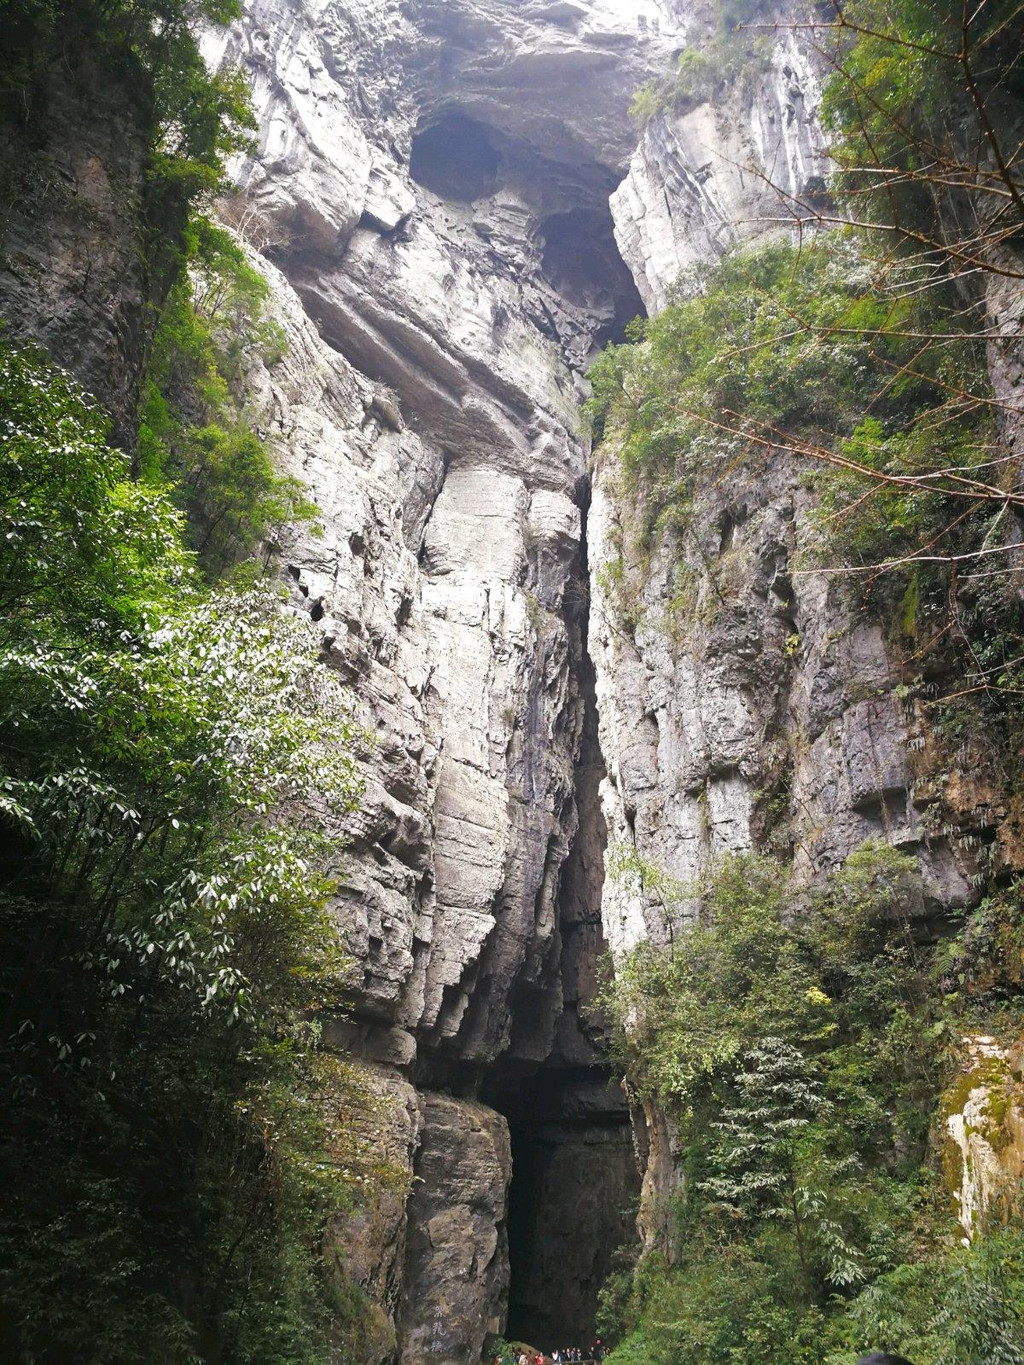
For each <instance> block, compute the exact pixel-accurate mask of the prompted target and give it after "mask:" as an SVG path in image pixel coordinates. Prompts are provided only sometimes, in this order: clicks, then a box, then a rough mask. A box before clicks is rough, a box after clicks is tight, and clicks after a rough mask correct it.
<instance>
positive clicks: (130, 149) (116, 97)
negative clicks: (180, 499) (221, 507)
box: [0, 48, 151, 444]
mask: <svg viewBox="0 0 1024 1365" xmlns="http://www.w3.org/2000/svg"><path fill="white" fill-rule="evenodd" d="M25 103H26V108H25V111H24V117H23V118H22V119H21V120H19V121H18V122H15V121H14V120H0V302H2V306H3V317H4V321H5V323H6V325H7V327H8V328H9V331H10V334H11V335H12V336H13V337H15V338H21V339H27V340H32V341H35V342H37V343H39V344H41V345H42V346H44V347H45V348H46V349H47V351H48V352H49V353H50V355H51V356H52V358H53V359H54V360H55V361H56V362H57V363H58V364H59V365H62V366H64V367H65V368H66V369H69V370H70V371H71V372H72V373H73V374H74V375H75V377H76V378H77V379H78V380H79V382H80V383H81V384H83V385H84V386H85V387H86V388H87V389H88V390H89V391H90V392H91V393H93V394H95V395H96V397H97V398H99V400H100V401H101V402H102V403H103V405H104V406H105V407H106V408H107V409H108V410H109V411H110V412H111V414H112V416H113V420H114V431H113V435H114V439H115V440H117V441H119V442H121V443H122V444H129V443H130V442H131V440H132V439H133V437H134V419H135V409H136V403H137V398H138V388H139V383H140V379H141V376H142V370H143V365H144V361H145V355H146V349H147V319H146V316H145V311H144V310H145V305H146V303H147V301H148V300H149V298H150V291H151V282H150V280H149V278H148V272H147V268H146V263H145V255H144V241H143V224H142V211H141V206H142V198H143V194H144V189H145V184H144V173H145V168H146V156H147V149H146V144H145V140H144V136H143V133H142V131H141V125H142V124H143V122H144V118H143V111H142V110H141V109H140V107H139V105H138V103H137V95H134V96H133V94H132V92H131V91H130V89H129V82H127V81H111V80H110V79H109V76H108V74H107V73H105V72H104V71H103V70H102V68H101V66H100V65H99V64H97V62H96V61H95V59H94V58H93V57H92V56H91V54H90V53H89V52H88V50H86V49H84V48H83V49H82V50H79V51H76V52H75V53H74V54H73V55H72V56H71V57H68V58H66V59H64V60H61V61H60V62H57V61H55V62H54V63H53V64H52V65H51V66H49V67H47V68H46V69H45V70H43V71H41V72H40V73H39V75H38V77H37V80H36V82H35V85H34V88H33V89H32V90H31V91H29V92H26V100H25Z"/></svg>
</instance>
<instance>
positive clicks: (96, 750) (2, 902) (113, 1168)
mask: <svg viewBox="0 0 1024 1365" xmlns="http://www.w3.org/2000/svg"><path fill="white" fill-rule="evenodd" d="M0 401H2V404H3V411H4V414H5V415H4V419H3V423H4V424H3V429H2V434H3V461H2V465H0V517H2V521H3V531H4V535H3V539H2V541H0V584H2V585H3V591H4V594H5V607H6V608H7V610H6V613H5V625H4V631H3V635H2V637H0V697H2V699H3V700H2V704H0V764H2V766H0V820H2V823H3V825H4V840H3V847H4V853H3V856H2V860H0V959H2V962H0V985H2V997H3V1000H4V1014H3V1026H2V1029H0V1071H2V1074H3V1085H4V1090H5V1093H6V1094H7V1095H8V1096H10V1097H12V1102H11V1104H10V1106H9V1110H8V1122H7V1124H6V1125H5V1133H4V1137H3V1139H2V1141H0V1186H2V1187H3V1188H4V1190H5V1191H6V1192H7V1197H6V1198H5V1201H4V1207H3V1211H2V1213H0V1261H2V1264H3V1267H4V1269H3V1272H2V1274H0V1296H2V1299H3V1303H4V1309H3V1312H2V1313H0V1319H2V1321H3V1324H4V1326H3V1328H2V1329H0V1341H2V1346H3V1350H2V1353H3V1354H4V1356H5V1358H9V1359H12V1360H21V1359H25V1360H28V1359H51V1358H53V1359H57V1358H66V1357H67V1356H68V1355H72V1356H74V1358H76V1359H80V1360H83V1361H87V1360H95V1361H103V1362H116V1361H125V1362H128V1361H134V1360H138V1359H139V1358H147V1359H153V1360H158V1361H168V1362H170V1361H191V1360H194V1359H199V1358H209V1356H210V1354H211V1353H214V1354H216V1355H217V1358H219V1359H223V1360H255V1359H267V1360H270V1359H287V1360H289V1361H300V1360H307V1359H309V1360H311V1361H312V1360H314V1359H315V1360H320V1359H322V1358H323V1354H322V1352H323V1350H324V1349H325V1342H326V1340H327V1337H326V1334H327V1332H328V1328H329V1320H330V1315H331V1302H332V1295H333V1294H334V1290H333V1288H332V1285H333V1283H334V1280H333V1278H332V1272H331V1271H330V1270H329V1269H328V1267H327V1263H326V1262H324V1261H323V1260H322V1259H321V1256H320V1238H321V1236H322V1235H323V1232H324V1230H325V1229H326V1226H327V1220H328V1217H329V1215H330V1214H331V1213H332V1211H334V1210H336V1209H338V1208H339V1207H343V1206H344V1203H345V1201H346V1199H350V1198H351V1195H350V1194H347V1193H346V1191H352V1190H354V1189H355V1188H356V1187H357V1183H358V1178H359V1171H360V1168H361V1162H362V1158H361V1157H360V1156H359V1154H358V1153H357V1152H355V1151H354V1150H353V1148H352V1143H351V1139H350V1137H349V1136H348V1132H347V1123H346V1120H345V1115H346V1114H347V1113H348V1112H350V1109H351V1106H352V1105H353V1104H356V1103H359V1100H358V1088H357V1087H355V1084H354V1081H353V1080H352V1078H351V1076H350V1075H349V1073H348V1072H347V1071H346V1069H345V1068H344V1066H343V1065H342V1064H341V1063H339V1062H337V1061H335V1060H332V1059H330V1058H328V1057H327V1056H325V1055H324V1054H322V1053H320V1052H319V1050H318V1048H317V1045H316V1044H317V1029H316V1027H315V1025H311V1024H304V1023H302V1022H301V1020H302V1018H303V1017H304V1016H307V1015H308V1011H310V1010H311V1009H314V1008H315V1007H316V1006H317V1005H319V1004H323V1003H337V1002H338V1000H339V999H340V995H341V992H342V989H343V985H342V974H343V971H344V967H345V963H344V959H343V956H342V954H341V951H340V946H339V944H338V941H337V936H336V931H335V929H334V927H333V924H332V923H331V921H330V920H329V918H328V917H327V916H326V914H325V912H324V910H323V908H322V906H323V899H324V895H325V892H326V891H327V889H328V886H329V883H328V881H327V880H326V878H325V875H324V871H323V865H324V864H323V856H322V852H321V849H320V845H319V843H318V840H317V839H316V838H315V837H314V836H313V834H312V833H311V832H309V831H307V830H306V829H305V828H304V824H303V820H302V817H301V814H300V812H301V810H302V809H303V806H304V804H306V803H308V802H310V801H314V802H316V803H317V805H318V806H319V808H320V809H321V810H322V811H323V812H324V813H325V814H326V813H329V812H331V811H334V812H335V813H337V814H341V813H343V812H344V811H345V810H346V809H348V808H349V806H350V805H351V803H352V801H353V800H354V797H355V794H356V783H355V777H354V770H353V766H352V761H351V759H350V757H349V748H350V735H351V727H350V722H349V719H348V710H347V702H346V700H345V697H344V694H343V693H342V691H341V690H340V689H339V686H338V684H337V683H336V682H335V680H334V678H333V676H332V675H331V674H330V673H329V672H328V671H327V670H325V669H324V668H323V667H322V666H321V664H320V662H319V649H318V642H317V639H316V637H315V632H313V630H312V629H311V627H309V626H308V625H303V624H300V623H299V622H298V621H295V620H291V619H290V618H286V617H284V616H282V615H281V613H280V612H279V610H278V609H277V606H276V603H275V600H274V598H273V595H272V594H271V593H269V592H268V591H267V590H265V589H255V590H250V591H248V592H239V591H237V590H236V591H234V592H229V591H224V590H221V591H218V592H216V593H214V594H213V595H212V596H208V595H206V594H205V593H204V592H203V591H202V590H201V580H200V577H199V575H198V573H197V570H196V566H195V563H194V558H193V556H192V555H190V553H189V552H188V551H187V550H186V549H185V548H184V546H183V544H182V532H183V521H182V518H181V514H180V513H179V512H177V511H176V510H175V509H174V507H173V505H172V503H171V501H170V500H169V498H168V496H167V495H166V493H165V492H164V491H162V490H160V489H153V488H149V487H147V486H146V485H144V484H138V483H135V482H133V481H132V480H131V478H130V477H129V468H128V461H127V458H126V457H125V456H124V455H123V454H121V453H120V452H119V451H116V450H112V449H110V448H109V447H107V446H106V444H105V435H106V424H105V422H104V420H103V418H102V416H101V414H99V413H98V412H97V410H96V409H95V408H93V407H91V406H90V405H89V403H88V402H87V400H86V399H85V398H84V397H83V396H82V395H81V394H80V393H79V392H78V391H77V389H76V387H75V385H74V384H73V383H72V381H71V380H70V379H69V378H68V377H67V376H66V375H62V374H60V373H59V372H56V371H54V370H53V369H52V367H50V366H48V365H47V364H46V362H45V361H44V360H43V358H42V357H41V356H40V355H39V354H37V353H35V352H32V351H24V350H21V351H19V350H16V349H14V348H13V347H11V346H10V345H8V344H7V343H3V344H2V346H0ZM54 1352H57V1353H58V1354H57V1355H54V1354H53V1353H54Z"/></svg>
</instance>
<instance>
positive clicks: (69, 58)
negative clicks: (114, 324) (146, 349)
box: [0, 0, 255, 297]
mask: <svg viewBox="0 0 1024 1365" xmlns="http://www.w3.org/2000/svg"><path fill="white" fill-rule="evenodd" d="M239 13H240V7H239V5H238V0H7V3H6V4H5V5H4V9H3V21H4V38H5V48H4V53H3V56H2V57H0V112H2V113H3V114H4V115H5V116H6V117H10V118H14V119H24V120H26V121H29V122H31V120H32V118H33V117H36V116H38V115H39V114H40V112H41V110H40V109H39V107H38V106H39V102H40V99H41V98H42V97H43V96H42V92H43V91H44V88H45V77H46V73H47V71H48V69H49V68H50V66H51V65H52V64H54V63H55V62H59V63H61V64H63V65H64V66H66V67H67V68H68V69H71V70H75V69H77V68H78V67H79V65H80V64H81V63H82V62H83V60H84V59H91V61H92V62H93V63H94V64H95V65H96V66H98V67H99V68H100V69H102V70H104V71H106V72H107V73H108V74H110V75H112V76H114V77H115V78H117V79H118V80H120V81H122V82H123V84H124V86H125V88H126V89H129V90H132V89H134V91H135V92H136V93H137V96H138V101H139V109H140V121H141V124H142V127H143V131H144V132H145V134H146V137H147V141H148V144H149V153H150V165H149V177H148V187H147V205H146V210H147V213H146V217H147V221H148V226H149V255H150V262H151V267H152V272H153V276H154V282H155V284H156V288H155V294H156V296H157V297H159V296H160V295H161V294H162V292H163V291H164V290H165V289H166V288H168V287H169V286H170V284H171V283H173V281H174V279H175V278H176V277H177V275H178V273H179V272H180V270H181V267H182V260H183V256H182V245H183V238H184V233H185V228H186V224H187V222H188V217H189V213H190V211H191V209H192V208H193V207H194V206H195V205H196V204H197V203H198V202H199V201H201V200H202V199H204V198H206V197H209V196H210V195H211V194H212V193H214V192H215V191H216V190H218V189H219V188H220V187H221V186H222V185H223V183H224V166H225V162H226V159H227V158H228V157H230V156H231V155H232V154H234V153H235V152H238V151H240V150H242V149H243V148H244V147H246V146H248V144H249V138H250V134H251V132H252V131H253V129H254V128H255V121H254V118H253V114H252V109H251V106H250V103H249V90H248V85H247V82H246V80H245V78H244V76H243V74H242V73H241V71H239V70H237V69H234V68H228V67H225V68H223V69H222V70H220V71H217V72H210V71H209V70H208V68H207V66H206V64H205V62H204V61H203V58H202V54H201V53H200V51H199V46H198V42H197V38H196V34H197V33H198V32H199V31H200V29H201V28H202V26H203V25H204V24H209V23H212V24H225V23H228V22H229V21H230V20H231V19H234V18H236V17H237V16H238V14H239Z"/></svg>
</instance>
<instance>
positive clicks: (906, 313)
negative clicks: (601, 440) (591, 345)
mask: <svg viewBox="0 0 1024 1365" xmlns="http://www.w3.org/2000/svg"><path fill="white" fill-rule="evenodd" d="M941 319H942V314H941V311H936V308H935V304H934V302H933V300H932V299H931V298H928V299H925V298H923V297H918V296H914V297H911V298H907V297H903V296H900V295H899V294H898V293H897V292H893V291H890V290H889V289H888V288H887V287H882V286H879V284H878V282H877V281H876V280H875V278H874V277H873V275H872V272H871V271H870V270H869V269H868V267H867V266H866V265H865V264H864V263H863V262H861V261H860V260H859V258H858V253H857V250H856V247H855V245H854V243H853V242H852V240H846V241H844V240H843V239H837V240H835V241H832V242H829V244H828V246H827V247H826V246H824V245H821V246H818V247H804V248H803V249H801V250H798V249H797V248H795V247H793V246H791V245H788V244H782V243H775V244H772V245H770V246H767V247H761V248H759V249H756V250H753V251H746V252H737V253H735V254H733V255H731V256H729V257H726V258H725V259H724V260H723V261H721V262H720V263H718V264H717V265H715V266H712V267H707V268H702V269H699V270H697V271H695V272H693V273H691V274H690V275H689V276H687V277H686V278H685V279H683V280H682V281H680V284H679V289H678V293H677V298H676V302H674V303H673V304H671V305H670V306H669V307H668V308H666V309H664V310H663V311H662V312H661V313H659V314H658V315H657V317H655V318H653V319H651V320H650V321H648V322H646V323H644V324H643V325H642V330H641V331H640V332H638V333H636V334H635V335H634V341H633V344H629V343H627V344H624V345H621V346H614V347H610V348H609V349H608V350H607V351H605V352H604V354H603V355H602V356H601V357H599V359H598V360H597V362H595V364H594V366H593V368H592V370H591V380H592V384H593V396H592V398H591V400H590V412H591V416H592V418H593V419H594V420H595V421H596V423H597V424H598V429H599V432H601V433H602V434H605V435H606V436H608V437H612V436H613V435H614V440H615V444H616V445H617V447H618V449H619V452H620V458H621V464H622V469H623V473H624V476H625V478H626V481H627V485H628V487H629V488H630V489H633V490H635V491H637V492H638V493H639V494H640V495H641V496H642V499H643V506H644V531H645V535H646V537H647V538H648V540H649V541H650V540H653V539H654V538H656V537H657V535H658V534H659V533H660V532H661V531H662V530H663V529H665V528H667V527H671V528H675V529H678V528H680V527H684V526H685V524H686V522H687V519H688V516H689V514H690V512H691V510H692V507H693V503H694V497H695V495H696V494H697V492H698V491H699V489H700V488H701V486H702V485H704V484H706V483H712V484H714V483H716V482H718V481H720V479H721V477H722V474H723V471H724V470H728V469H730V468H731V469H737V468H742V467H745V466H746V467H754V468H757V467H760V466H761V465H763V464H765V463H766V462H768V461H770V460H779V459H784V458H785V457H786V455H787V454H789V455H790V457H791V458H795V459H797V460H798V461H800V462H801V463H803V464H804V465H805V466H813V462H814V456H815V455H816V454H820V453H827V452H825V451H824V450H823V449H822V447H821V446H820V444H819V441H818V437H819V435H820V433H827V437H826V441H828V442H831V443H834V445H832V446H831V449H833V450H834V451H835V452H836V453H837V454H838V455H839V456H840V457H841V459H842V460H843V461H845V462H846V464H847V465H848V466H849V465H851V464H859V465H863V466H864V467H865V470H866V471H876V470H877V471H879V472H880V473H882V474H884V475H886V476H895V477H899V476H900V475H902V474H904V473H909V474H911V475H916V474H920V473H922V472H927V471H928V470H938V469H941V468H944V467H948V466H950V465H961V464H963V465H967V466H968V467H969V466H970V465H972V464H977V463H980V462H982V461H984V460H985V458H986V457H987V455H988V453H989V445H988V441H989V436H990V432H989V428H988V425H987V423H986V420H985V417H984V415H982V416H979V415H978V413H977V404H970V403H967V402H965V403H964V404H963V405H962V408H961V407H958V406H957V405H955V404H954V405H952V406H951V405H950V403H949V396H950V393H951V392H953V393H959V392H961V391H962V390H963V389H965V388H969V386H970V383H971V382H972V381H973V379H974V377H975V376H976V370H977V354H976V352H975V351H974V350H973V349H972V348H971V346H970V345H968V344H967V343H956V342H947V341H946V340H945V338H944V336H943V333H942V320H941ZM930 333H935V334H936V341H935V343H934V345H928V344H922V338H924V340H925V342H927V337H928V336H929V334H930ZM938 412H941V421H936V420H934V419H935V416H936V414H937V413H938ZM828 468H829V469H830V472H831V481H830V484H829V496H830V502H829V511H830V512H831V513H836V512H839V511H840V510H841V509H842V508H844V507H846V506H847V505H849V504H852V503H853V502H854V501H855V500H857V499H860V502H861V504H863V503H864V501H865V500H864V499H862V498H861V495H862V494H863V493H864V492H865V490H866V489H867V488H868V487H869V486H870V485H869V483H868V481H867V479H866V478H865V477H858V476H857V472H856V470H855V469H852V468H849V467H846V468H844V467H843V465H842V464H841V463H840V462H839V461H836V462H835V463H831V464H829V465H828ZM943 491H944V489H943V485H942V481H941V479H933V480H932V481H931V482H930V483H928V484H926V485H923V486H918V485H912V486H908V487H906V488H903V487H901V486H899V485H894V486H893V488H892V493H891V496H887V495H884V494H883V495H880V496H878V497H875V498H874V499H870V500H867V502H868V505H867V507H866V508H864V509H863V510H861V511H859V514H858V517H857V519H856V520H855V522H850V523H849V524H848V523H847V521H846V520H844V519H842V518H837V517H832V520H833V521H836V520H838V521H839V523H840V530H839V531H836V532H835V533H834V535H833V541H834V543H837V542H838V541H841V543H842V550H843V551H844V552H845V553H846V554H848V555H849V554H857V555H858V556H859V557H860V558H861V559H863V558H864V557H865V556H866V555H868V554H871V553H874V552H877V551H878V549H879V547H880V545H882V544H884V545H885V548H886V549H887V551H888V552H889V553H891V554H893V555H896V554H897V553H899V552H900V550H901V549H907V550H909V549H910V548H911V547H912V546H913V545H914V544H915V543H916V541H917V539H918V538H921V537H924V536H926V535H927V534H928V533H929V531H931V530H933V529H935V528H936V527H937V523H938V518H939V517H940V516H941V514H942V512H943V510H944V508H943V506H942V502H941V497H942V493H943Z"/></svg>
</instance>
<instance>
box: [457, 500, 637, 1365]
mask: <svg viewBox="0 0 1024 1365" xmlns="http://www.w3.org/2000/svg"><path fill="white" fill-rule="evenodd" d="M589 491H590V490H589V487H588V486H587V485H586V484H584V485H583V486H581V487H580V488H579V489H578V490H577V495H578V502H579V506H580V510H581V513H582V522H583V525H582V534H581V542H580V557H579V563H578V565H577V566H576V568H575V575H576V578H577V579H578V581H579V582H582V583H585V582H586V581H587V534H586V528H587V512H588V510H589V502H590V497H589ZM588 610H589V602H588V600H587V596H586V594H585V593H582V592H581V593H578V594H577V593H567V594H566V599H565V606H564V615H565V623H566V628H567V631H568V635H569V640H570V646H571V649H572V653H573V660H574V673H575V677H576V681H577V685H578V688H579V696H580V700H581V701H582V704H583V716H582V731H581V735H580V747H579V754H578V757H577V761H576V772H575V784H574V785H575V792H576V807H577V811H578V816H579V823H578V827H577V830H576V835H575V838H574V839H573V841H572V846H571V847H570V850H569V854H568V857H567V858H566V860H565V863H564V865H563V872H562V880H561V884H560V887H559V895H558V927H559V937H560V944H561V946H560V955H559V976H560V980H561V991H562V1001H561V1012H560V1014H559V1016H558V1025H557V1028H556V1030H555V1035H554V1039H553V1041H552V1044H551V1050H550V1054H549V1056H548V1059H547V1061H546V1062H545V1063H544V1064H543V1065H542V1066H540V1067H538V1066H537V1064H536V1063H533V1064H531V1063H529V1062H525V1061H518V1062H517V1061H516V1060H515V1059H514V1058H515V1051H516V1049H515V1037H516V1029H514V1030H513V1048H512V1049H511V1052H512V1056H511V1057H509V1058H508V1059H506V1060H505V1061H504V1062H499V1063H498V1066H497V1067H496V1069H495V1070H494V1071H493V1072H492V1073H491V1074H490V1076H488V1077H487V1078H486V1079H485V1081H484V1084H483V1091H482V1094H481V1098H482V1099H483V1100H484V1102H485V1103H487V1104H490V1105H491V1106H492V1107H493V1108H495V1109H497V1110H498V1111H499V1112H500V1113H502V1114H504V1115H505V1117H506V1118H507V1120H508V1125H509V1132H510V1134H511V1138H512V1184H511V1187H510V1190H509V1205H508V1242H509V1265H510V1272H511V1275H510V1288H509V1305H508V1326H507V1328H506V1336H507V1337H508V1339H509V1340H512V1341H526V1342H529V1343H530V1344H531V1345H534V1346H537V1347H540V1348H543V1349H544V1350H545V1351H549V1352H550V1351H552V1350H554V1349H555V1348H557V1347H563V1348H564V1347H567V1346H579V1347H582V1348H584V1349H586V1348H588V1347H589V1346H590V1345H591V1343H592V1342H593V1341H594V1334H595V1329H596V1324H595V1318H596V1314H597V1301H598V1293H599V1291H600V1289H601V1287H602V1285H603V1284H604V1282H605V1280H606V1279H607V1278H608V1275H609V1274H610V1272H611V1271H612V1270H613V1269H614V1266H615V1256H616V1252H617V1251H618V1250H619V1248H621V1247H624V1246H629V1245H632V1244H634V1243H635V1241H636V1204H637V1199H638V1197H639V1192H640V1174H639V1170H638V1167H637V1159H636V1153H635V1151H634V1147H633V1131H632V1126H631V1122H630V1114H629V1106H628V1104H627V1102H626V1097H625V1095H624V1093H623V1091H622V1088H621V1087H620V1086H619V1085H618V1084H617V1083H615V1081H614V1080H613V1078H612V1074H611V1071H610V1069H609V1067H608V1063H607V1053H606V1034H605V1026H604V1024H603V1021H602V1020H601V1019H600V1017H599V1016H597V1015H595V1013H594V1012H593V1011H592V1009H591V1008H590V1004H591V1002H592V1001H593V1000H594V998H595V996H596V994H597V989H598V981H597V972H598V961H599V959H600V956H601V954H602V952H603V950H604V941H603V937H602V933H601V892H602V886H603V881H604V851H605V845H606V844H607V838H608V833H607V829H606V826H605V821H604V816H603V813H602V808H601V798H600V787H601V782H602V780H603V778H604V776H605V766H604V760H603V757H602V755H601V746H600V740H599V735H598V715H597V693H596V685H595V684H596V679H595V674H594V666H593V662H592V660H591V658H590V654H589V650H588V647H587V628H588V624H589V620H588ZM536 1005H537V1002H536V1000H533V1001H532V1006H533V1008H534V1009H535V1008H536ZM530 1009H531V998H530V997H529V996H527V995H524V997H523V998H522V999H521V1000H518V1001H517V1006H516V1014H517V1015H519V1018H517V1019H516V1023H517V1024H518V1025H519V1027H520V1028H522V1027H523V1024H524V1020H523V1018H522V1015H523V1012H524V1011H525V1012H526V1014H527V1016H529V1011H530ZM526 1022H528V1018H527V1021H526ZM526 1032H527V1033H529V1030H528V1029H527V1030H526ZM520 1055H521V1056H522V1055H529V1053H525V1054H524V1053H520ZM534 1055H536V1054H534Z"/></svg>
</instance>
